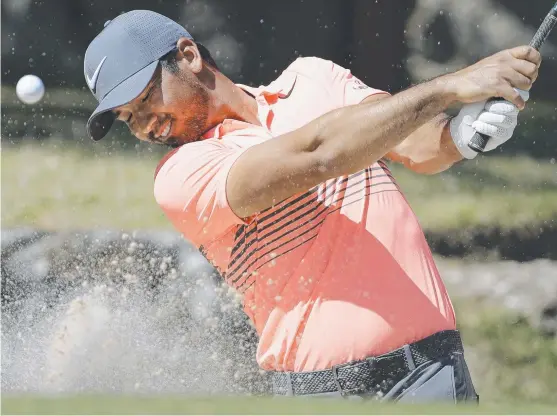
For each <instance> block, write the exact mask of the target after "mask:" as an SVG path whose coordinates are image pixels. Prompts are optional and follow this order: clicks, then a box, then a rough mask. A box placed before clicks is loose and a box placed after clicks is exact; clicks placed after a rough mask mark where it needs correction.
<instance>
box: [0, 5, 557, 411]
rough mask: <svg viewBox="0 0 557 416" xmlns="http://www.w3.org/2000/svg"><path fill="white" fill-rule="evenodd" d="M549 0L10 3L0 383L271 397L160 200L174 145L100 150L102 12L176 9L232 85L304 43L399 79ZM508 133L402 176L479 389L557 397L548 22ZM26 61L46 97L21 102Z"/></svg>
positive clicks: (116, 144) (231, 305) (247, 333)
mask: <svg viewBox="0 0 557 416" xmlns="http://www.w3.org/2000/svg"><path fill="white" fill-rule="evenodd" d="M553 3H554V2H553V0H535V1H530V2H525V1H523V0H499V1H497V0H474V1H461V0H398V1H393V0H375V1H371V0H295V1H294V0H293V1H289V2H262V1H256V0H240V1H234V2H232V1H226V0H183V1H179V2H176V1H166V0H165V1H162V0H149V1H147V0H134V1H131V0H110V1H107V0H106V1H105V0H52V1H51V0H48V1H47V0H3V1H2V4H1V7H2V9H1V12H2V22H1V23H2V25H1V26H2V27H1V33H2V44H1V53H2V91H1V92H2V96H1V99H2V102H1V104H2V118H1V121H2V131H1V132H2V201H1V202H2V263H1V264H2V314H3V320H2V324H3V328H2V364H3V365H2V391H3V392H6V393H11V394H17V393H22V392H35V393H41V394H44V393H52V392H57V393H60V392H63V393H72V392H147V393H153V392H157V393H161V392H162V393H194V394H206V393H234V394H261V393H265V392H266V391H267V389H268V384H267V380H266V378H265V376H264V375H263V374H261V373H260V372H259V371H258V370H257V368H256V365H255V363H254V361H253V355H254V351H255V346H256V341H257V340H256V336H255V334H254V333H253V330H252V329H251V326H250V325H249V323H248V322H247V321H246V319H245V317H244V316H243V314H242V313H241V310H240V307H239V304H238V300H237V299H236V298H235V297H234V295H233V294H231V293H229V292H228V291H227V290H226V289H225V288H222V287H221V282H220V277H219V276H218V274H217V273H215V271H214V270H213V269H212V268H211V267H210V266H209V265H208V264H207V263H206V261H205V260H204V258H203V257H202V256H201V255H200V254H199V253H198V252H197V251H196V250H195V249H193V248H192V247H191V246H190V245H189V243H188V242H187V241H184V240H183V239H182V238H181V237H180V236H178V235H176V234H175V233H174V231H173V230H172V228H171V226H170V224H169V223H168V222H167V221H166V219H165V218H164V217H163V216H162V213H161V212H160V211H159V209H158V208H157V207H156V205H155V202H154V200H153V197H152V181H153V172H154V168H155V166H156V165H157V163H158V160H159V159H160V157H161V156H162V155H163V154H164V153H165V151H166V150H167V149H164V148H162V147H160V146H150V145H146V144H140V143H138V142H137V141H136V140H135V139H134V138H132V137H131V136H130V134H129V132H128V131H127V130H126V129H125V128H123V127H121V126H119V127H118V128H114V129H113V130H112V131H111V133H110V134H109V136H108V137H107V139H106V140H104V141H102V142H99V143H95V144H93V143H92V142H91V141H90V140H89V139H88V138H87V137H86V134H85V122H86V120H87V118H88V116H89V114H90V112H91V110H92V109H93V108H94V106H95V104H96V103H95V101H94V99H93V97H92V96H91V95H90V93H89V91H88V89H87V87H86V84H85V82H84V78H83V56H84V53H85V50H86V48H87V45H88V43H89V42H90V41H91V40H92V39H93V38H94V36H95V35H96V34H97V33H98V32H99V31H100V30H102V28H103V25H104V23H105V21H107V20H109V19H112V18H114V17H115V16H117V15H118V14H119V13H122V12H125V11H128V10H131V9H150V10H154V11H157V12H159V13H162V14H165V15H167V16H169V17H171V18H173V19H175V20H177V21H179V22H180V23H182V24H183V25H184V26H185V27H186V28H187V29H188V30H189V31H190V32H191V33H192V34H193V35H194V37H195V38H196V40H198V41H200V42H201V43H203V44H204V45H205V46H207V47H208V49H209V50H210V51H211V52H212V54H213V56H214V57H215V59H216V61H217V63H218V64H219V66H220V68H221V69H222V71H223V72H224V73H225V74H226V75H228V76H229V77H230V78H231V79H232V80H233V81H235V82H239V83H243V84H248V85H252V86H259V85H262V84H267V83H269V82H270V81H272V80H273V79H274V78H276V77H277V76H278V75H279V74H280V73H281V72H282V70H283V69H285V68H286V67H287V66H288V65H289V64H290V63H291V62H292V61H293V60H294V59H296V58H297V57H299V56H319V57H322V58H326V59H330V60H333V61H334V62H336V63H337V64H340V65H343V66H345V67H348V68H350V69H351V70H352V72H353V73H354V74H355V75H356V76H358V77H359V78H360V79H362V80H363V81H364V82H366V83H367V84H368V85H370V86H372V87H374V88H379V89H384V90H388V91H389V92H391V93H396V92H398V91H400V90H402V89H404V88H407V87H408V86H411V85H413V84H415V83H418V82H420V81H423V80H426V79H430V78H432V77H435V76H437V75H440V74H443V73H446V72H451V71H455V70H458V69H461V68H463V67H464V66H466V65H469V64H472V63H474V62H476V61H477V60H479V59H481V58H483V57H486V56H488V55H490V54H492V53H495V52H497V51H499V50H502V49H505V48H509V47H513V46H517V45H520V44H527V43H528V42H529V41H530V39H531V37H532V35H533V34H534V32H535V30H536V28H537V27H538V26H539V24H540V23H541V20H542V19H543V17H544V16H545V15H546V13H547V11H548V10H549V8H550V7H551V5H552V4H553ZM542 52H543V55H544V63H543V65H542V68H541V71H540V76H539V79H538V81H537V83H536V84H535V86H534V87H533V89H532V91H531V100H530V101H529V103H528V106H527V108H526V109H525V110H524V112H523V113H522V114H521V117H520V120H519V121H520V125H519V128H518V129H517V132H516V134H515V137H514V138H513V139H512V140H511V141H509V142H508V143H507V144H505V146H504V147H502V148H501V149H499V150H498V151H496V152H494V153H493V154H489V155H487V156H480V157H478V158H477V159H476V160H474V161H468V162H465V163H461V164H459V165H458V166H455V167H453V168H452V169H451V170H450V171H448V172H445V173H443V174H440V175H435V176H431V177H423V176H418V175H414V174H412V173H410V172H408V171H405V170H404V169H403V168H401V167H399V166H392V169H393V173H394V174H395V176H396V177H397V179H398V182H399V183H400V185H401V187H402V189H403V190H404V191H405V193H406V195H407V197H408V199H409V200H410V203H411V205H412V207H413V208H414V210H415V211H416V213H417V215H418V217H419V219H420V221H421V223H422V225H423V226H424V229H425V231H426V234H427V238H428V241H429V242H430V244H431V246H432V248H433V250H434V252H435V255H436V257H437V260H438V265H439V268H440V270H441V273H442V275H443V276H444V278H445V280H446V282H447V285H448V287H449V291H450V294H451V296H452V298H453V299H454V302H455V306H456V308H457V317H458V318H459V322H458V325H459V328H460V329H461V330H462V332H463V333H464V340H465V342H466V344H467V355H468V359H469V361H470V363H471V372H472V376H473V377H474V379H475V383H476V385H477V387H478V389H479V392H480V395H481V396H482V401H484V402H488V403H489V402H494V403H495V402H509V401H521V402H526V403H550V404H551V403H552V404H557V395H556V394H555V392H556V391H557V338H556V333H557V222H556V218H557V164H556V159H555V158H556V157H557V140H556V138H557V77H555V74H556V73H557V59H556V57H557V36H552V38H550V40H549V41H548V42H547V44H546V45H545V46H544V47H543V50H542ZM26 74H34V75H37V76H39V77H40V78H41V79H42V80H43V81H44V83H45V85H46V95H45V97H44V99H43V100H42V101H41V102H40V103H38V104H35V105H25V104H23V103H21V102H20V101H19V100H18V99H17V97H16V95H15V84H16V83H17V81H18V80H19V79H20V78H21V77H22V76H23V75H26Z"/></svg>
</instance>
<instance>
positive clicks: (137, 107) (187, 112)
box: [114, 60, 209, 146]
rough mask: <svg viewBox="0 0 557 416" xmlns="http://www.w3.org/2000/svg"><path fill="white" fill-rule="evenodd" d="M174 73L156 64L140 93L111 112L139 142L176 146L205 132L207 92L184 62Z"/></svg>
mask: <svg viewBox="0 0 557 416" xmlns="http://www.w3.org/2000/svg"><path fill="white" fill-rule="evenodd" d="M175 69H176V70H172V71H169V70H168V69H166V68H163V66H162V65H161V64H159V67H158V68H157V71H156V72H155V74H154V76H153V79H152V80H151V82H150V83H149V84H148V85H147V87H146V88H145V89H144V90H143V92H142V93H141V94H140V95H139V96H138V97H137V98H135V99H134V100H133V101H131V102H130V103H128V104H126V105H123V106H121V107H118V108H116V109H115V110H114V112H115V113H116V115H117V117H118V120H121V121H123V122H125V123H126V124H127V125H128V126H129V128H130V130H131V132H132V133H133V134H134V135H135V136H136V137H137V138H138V139H140V140H144V141H148V142H151V143H161V144H166V145H170V146H178V145H182V144H185V143H188V142H191V141H196V140H198V139H199V138H200V136H201V135H202V134H203V133H204V132H205V131H206V130H207V127H208V126H207V119H208V116H209V94H208V92H207V90H206V89H205V87H204V86H203V84H202V83H201V81H200V80H199V79H198V78H197V76H196V75H195V74H194V73H193V72H191V70H189V68H188V66H187V63H185V62H184V60H181V61H177V62H176V65H175Z"/></svg>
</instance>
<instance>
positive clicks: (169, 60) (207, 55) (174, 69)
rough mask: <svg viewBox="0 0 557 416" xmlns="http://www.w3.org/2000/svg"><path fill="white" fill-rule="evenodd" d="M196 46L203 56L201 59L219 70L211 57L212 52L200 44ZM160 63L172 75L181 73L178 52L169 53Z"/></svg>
mask: <svg viewBox="0 0 557 416" xmlns="http://www.w3.org/2000/svg"><path fill="white" fill-rule="evenodd" d="M196 45H197V49H199V53H200V54H201V58H203V60H204V61H205V62H207V63H208V64H209V65H211V66H212V67H214V68H216V69H219V67H218V66H217V63H216V62H215V60H214V59H213V57H212V56H211V52H209V50H208V49H207V48H206V47H205V46H203V45H202V44H200V43H196ZM160 62H161V65H162V67H163V68H164V69H166V70H167V71H168V72H170V73H172V74H177V73H178V72H180V68H179V67H178V62H177V61H176V50H174V51H171V52H169V53H167V54H166V55H165V56H163V57H162V58H161V60H160Z"/></svg>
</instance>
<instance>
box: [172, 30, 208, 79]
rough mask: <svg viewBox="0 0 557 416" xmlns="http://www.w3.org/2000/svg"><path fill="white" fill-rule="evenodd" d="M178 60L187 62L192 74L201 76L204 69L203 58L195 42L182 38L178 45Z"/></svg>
mask: <svg viewBox="0 0 557 416" xmlns="http://www.w3.org/2000/svg"><path fill="white" fill-rule="evenodd" d="M176 48H177V49H178V51H177V52H176V60H177V61H180V60H182V59H184V60H185V64H186V65H188V67H189V68H190V70H191V72H193V73H194V74H199V73H200V72H201V70H202V69H203V58H202V57H201V53H200V52H199V49H197V45H196V44H195V42H194V41H193V40H191V39H188V38H180V39H178V42H177V43H176Z"/></svg>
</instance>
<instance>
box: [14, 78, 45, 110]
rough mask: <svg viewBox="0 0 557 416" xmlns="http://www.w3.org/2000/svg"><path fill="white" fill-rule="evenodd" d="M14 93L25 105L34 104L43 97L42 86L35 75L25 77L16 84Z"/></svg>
mask: <svg viewBox="0 0 557 416" xmlns="http://www.w3.org/2000/svg"><path fill="white" fill-rule="evenodd" d="M15 92H16V94H17V97H18V98H19V99H20V100H21V101H22V102H24V103H25V104H36V103H38V102H39V101H41V99H42V98H43V96H44V84H43V82H42V81H41V79H40V78H39V77H38V76H36V75H25V76H24V77H22V78H21V79H20V80H19V81H18V82H17V85H16V87H15Z"/></svg>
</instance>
